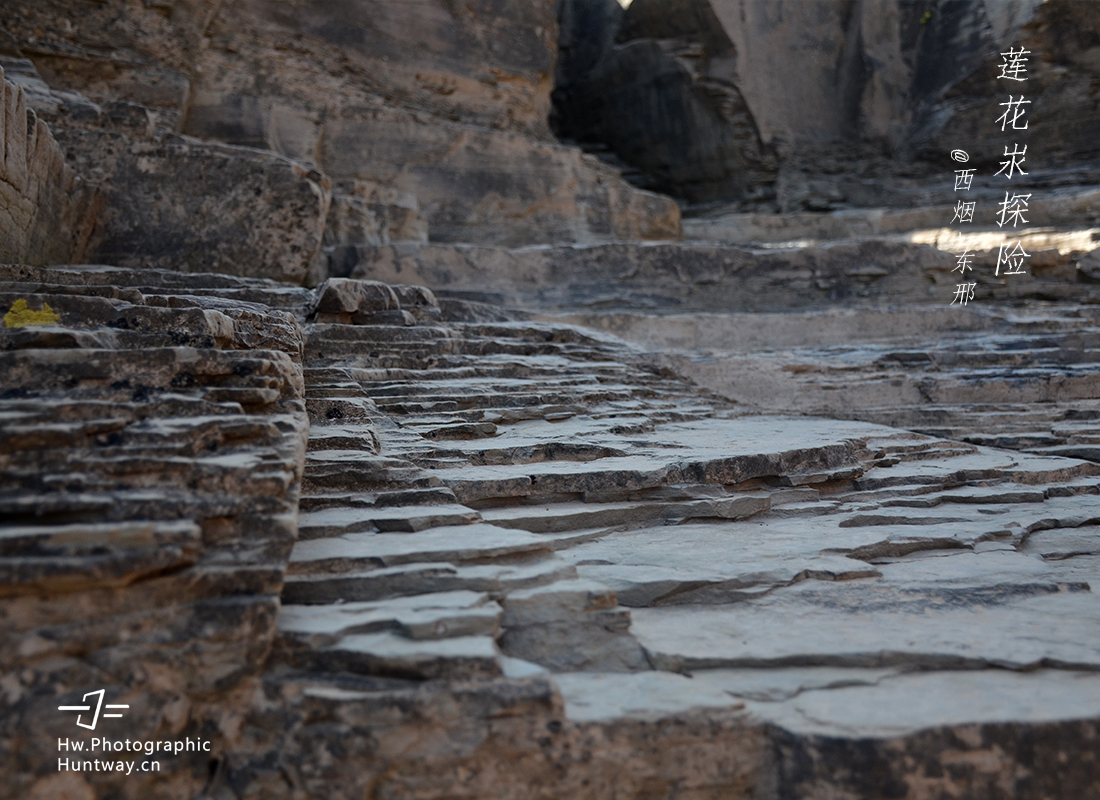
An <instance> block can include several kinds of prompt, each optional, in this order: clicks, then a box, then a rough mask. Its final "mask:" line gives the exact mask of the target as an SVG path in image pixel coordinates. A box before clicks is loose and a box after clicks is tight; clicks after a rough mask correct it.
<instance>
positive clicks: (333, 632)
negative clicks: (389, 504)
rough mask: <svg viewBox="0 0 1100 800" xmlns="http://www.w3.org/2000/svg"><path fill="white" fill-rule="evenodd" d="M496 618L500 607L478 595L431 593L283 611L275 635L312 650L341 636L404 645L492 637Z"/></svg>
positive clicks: (458, 592)
mask: <svg viewBox="0 0 1100 800" xmlns="http://www.w3.org/2000/svg"><path fill="white" fill-rule="evenodd" d="M500 616H501V608H500V606H499V605H498V604H497V603H494V602H492V601H491V600H489V597H488V595H486V594H485V593H483V592H470V591H457V592H433V593H431V594H422V595H414V596H411V597H398V598H394V599H392V600H386V601H383V602H373V603H372V602H360V603H355V602H353V603H340V604H337V605H309V606H295V605H284V606H283V607H282V609H281V610H280V612H279V633H281V634H283V635H284V636H287V635H288V636H292V637H294V638H295V639H296V640H299V641H308V642H309V643H310V644H311V646H315V647H316V646H320V645H322V644H326V643H327V644H331V643H332V642H334V641H335V640H336V639H338V638H339V637H341V636H347V635H351V634H358V633H373V632H377V631H381V630H387V629H392V630H395V631H396V632H398V633H400V634H401V635H403V636H406V637H408V638H410V639H445V638H449V637H452V636H478V635H485V636H494V635H495V634H496V633H497V628H498V625H499V622H500Z"/></svg>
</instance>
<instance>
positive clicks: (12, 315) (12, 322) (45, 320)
mask: <svg viewBox="0 0 1100 800" xmlns="http://www.w3.org/2000/svg"><path fill="white" fill-rule="evenodd" d="M60 319H61V317H60V316H59V315H58V314H57V312H55V311H54V310H53V309H52V308H50V304H49V303H43V304H42V310H41V311H35V310H34V309H31V308H27V301H26V300H16V301H15V302H14V303H12V304H11V310H10V311H8V313H7V314H5V315H4V326H5V327H7V328H25V327H26V326H27V325H52V324H53V323H55V322H57V321H58V320H60Z"/></svg>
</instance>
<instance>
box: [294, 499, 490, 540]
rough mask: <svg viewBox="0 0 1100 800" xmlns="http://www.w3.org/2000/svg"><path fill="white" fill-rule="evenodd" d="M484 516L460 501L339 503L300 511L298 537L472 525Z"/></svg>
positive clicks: (413, 530)
mask: <svg viewBox="0 0 1100 800" xmlns="http://www.w3.org/2000/svg"><path fill="white" fill-rule="evenodd" d="M480 520H481V515H480V514H479V513H478V512H477V511H474V510H473V509H471V508H467V507H466V506H461V505H457V504H450V505H435V506H390V507H387V506H370V507H366V508H363V507H354V506H350V507H349V506H336V507H331V508H326V509H322V510H318V511H307V512H304V513H302V514H300V515H299V517H298V537H299V538H300V539H319V538H323V537H328V536H341V535H343V534H345V533H363V532H368V531H389V532H407V533H414V532H417V531H422V530H426V529H428V528H438V527H444V526H454V525H468V524H470V523H473V522H478V521H480Z"/></svg>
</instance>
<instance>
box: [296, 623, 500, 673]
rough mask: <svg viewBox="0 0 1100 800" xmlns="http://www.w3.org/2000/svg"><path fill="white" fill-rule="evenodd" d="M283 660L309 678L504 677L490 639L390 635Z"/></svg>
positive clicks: (358, 638) (349, 640)
mask: <svg viewBox="0 0 1100 800" xmlns="http://www.w3.org/2000/svg"><path fill="white" fill-rule="evenodd" d="M280 657H281V659H282V660H284V661H286V662H288V663H290V664H291V665H293V666H295V667H297V668H299V669H303V670H307V671H309V672H313V673H322V674H323V673H351V674H354V675H380V676H388V677H397V678H414V679H418V680H427V679H432V678H446V679H451V680H456V679H457V680H461V679H469V678H493V677H499V676H500V675H501V674H502V671H501V662H500V651H499V650H497V647H496V643H495V642H494V641H493V637H491V636H456V637H453V638H447V639H409V638H406V637H404V636H401V635H399V634H395V633H390V632H385V631H384V632H380V633H360V634H352V635H349V636H345V637H343V638H341V639H339V640H338V641H337V642H336V643H335V644H332V645H330V646H328V647H323V648H320V649H316V650H314V649H312V648H301V649H297V648H287V649H286V651H285V652H282V653H280Z"/></svg>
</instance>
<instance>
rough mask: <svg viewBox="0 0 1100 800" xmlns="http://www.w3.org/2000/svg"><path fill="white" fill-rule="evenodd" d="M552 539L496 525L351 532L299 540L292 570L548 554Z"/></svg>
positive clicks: (321, 569)
mask: <svg viewBox="0 0 1100 800" xmlns="http://www.w3.org/2000/svg"><path fill="white" fill-rule="evenodd" d="M547 549H548V546H547V544H546V541H545V540H544V539H542V538H540V537H538V536H536V535H535V534H531V533H527V532H525V531H512V530H506V529H504V528H498V527H496V526H495V525H486V524H484V523H473V524H470V525H457V526H443V527H440V528H430V529H429V530H426V531H421V532H419V533H415V534H411V535H410V534H403V533H351V534H346V535H344V536H336V537H328V538H323V539H309V540H306V541H301V542H298V543H297V544H296V545H295V546H294V550H293V551H292V552H291V555H290V565H289V571H290V572H292V573H297V574H301V573H304V572H314V573H316V572H349V571H351V570H353V569H356V568H359V569H362V568H364V567H385V566H394V565H397V564H409V563H414V562H417V561H459V562H461V561H474V560H477V559H489V558H501V557H504V556H516V555H521V554H525V553H534V552H538V551H540V550H547Z"/></svg>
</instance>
